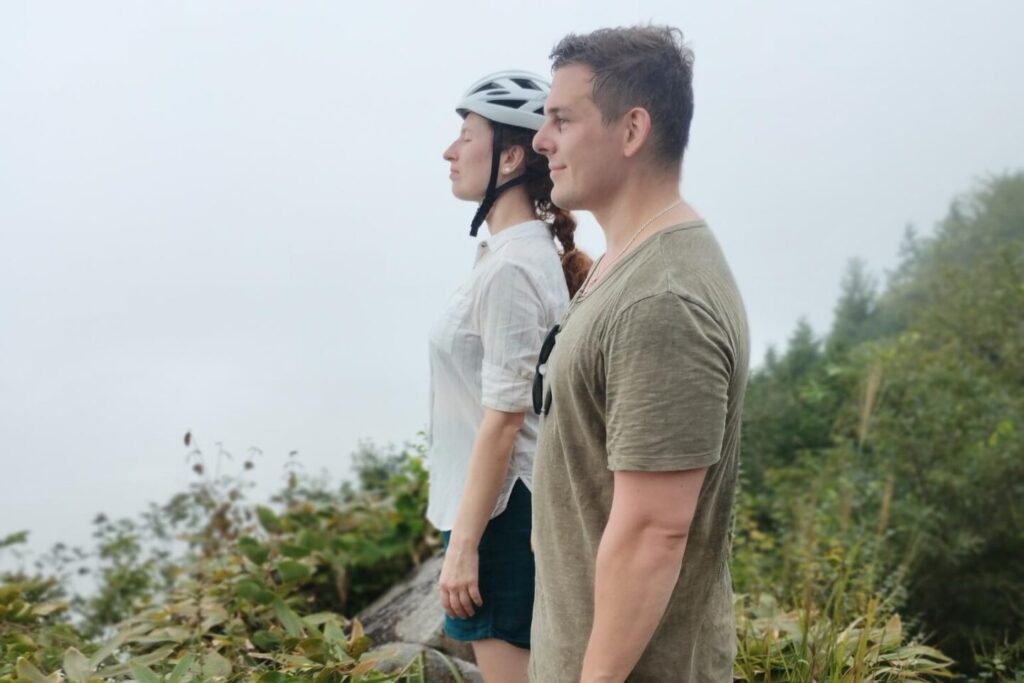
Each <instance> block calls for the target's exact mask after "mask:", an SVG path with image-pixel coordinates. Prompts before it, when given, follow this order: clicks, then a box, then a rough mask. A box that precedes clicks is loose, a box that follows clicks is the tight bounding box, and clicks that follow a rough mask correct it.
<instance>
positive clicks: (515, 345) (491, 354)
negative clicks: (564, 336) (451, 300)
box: [477, 264, 547, 413]
mask: <svg viewBox="0 0 1024 683" xmlns="http://www.w3.org/2000/svg"><path fill="white" fill-rule="evenodd" d="M478 306H479V307H478V309H477V311H478V313H477V319H478V321H479V325H480V327H479V329H480V338H481V343H482V345H483V352H484V353H483V356H484V357H483V367H482V369H481V384H482V387H481V400H482V403H483V405H484V407H485V408H493V409H494V410H502V411H505V412H509V413H521V412H526V411H528V410H532V405H533V399H532V393H531V392H532V387H533V374H534V371H535V369H536V363H537V356H538V354H539V353H540V347H541V344H543V342H544V335H545V333H546V332H547V330H545V329H544V320H545V318H544V308H543V302H542V300H541V297H540V292H539V290H538V288H537V286H536V284H535V283H534V282H533V280H532V279H531V278H530V276H529V273H528V272H527V271H526V270H525V269H524V268H522V267H520V266H518V265H514V264H504V265H502V267H500V268H499V269H498V270H497V271H496V272H495V273H494V275H493V276H492V277H491V278H490V280H489V281H488V282H487V283H485V285H484V286H483V288H482V289H481V292H480V299H479V302H478Z"/></svg>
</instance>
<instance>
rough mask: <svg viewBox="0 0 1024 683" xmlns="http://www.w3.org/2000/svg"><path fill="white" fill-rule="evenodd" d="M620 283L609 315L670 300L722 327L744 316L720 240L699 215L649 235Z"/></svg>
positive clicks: (655, 306)
mask: <svg viewBox="0 0 1024 683" xmlns="http://www.w3.org/2000/svg"><path fill="white" fill-rule="evenodd" d="M652 239H653V240H656V242H655V243H653V244H651V245H650V246H651V248H650V249H648V250H646V253H645V254H643V258H642V259H639V260H638V262H637V263H636V264H635V266H634V268H633V269H632V270H631V272H630V273H629V274H628V277H627V278H626V279H625V281H624V282H623V286H622V288H621V291H620V293H619V296H618V297H617V300H616V302H615V305H614V306H613V307H612V309H613V310H612V311H610V313H611V314H612V316H613V317H615V318H618V317H620V316H622V315H624V314H626V313H627V312H628V311H631V310H634V311H635V310H636V309H637V308H640V309H644V308H648V309H662V310H664V309H666V308H667V307H670V306H669V304H670V302H676V303H677V304H678V305H681V306H684V307H686V308H693V309H697V310H698V311H699V312H700V313H701V314H702V315H700V316H699V317H701V318H704V317H705V316H706V317H707V318H708V319H710V320H711V321H714V322H716V323H718V324H720V325H722V324H724V323H725V322H726V320H727V319H729V318H733V317H736V316H740V315H742V308H743V304H742V299H741V298H740V296H739V291H738V289H737V287H736V284H735V280H734V279H733V275H732V272H731V271H730V269H729V265H728V263H727V262H726V260H725V257H724V255H723V253H722V250H721V248H720V247H719V245H718V241H717V240H716V239H715V236H714V234H713V233H712V232H711V230H710V228H709V227H708V225H707V223H706V222H705V221H704V220H703V219H701V220H699V221H691V222H689V223H684V224H681V225H678V226H674V227H671V228H666V229H665V230H663V231H662V232H660V233H659V234H657V235H655V236H654V237H652Z"/></svg>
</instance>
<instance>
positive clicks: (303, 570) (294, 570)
mask: <svg viewBox="0 0 1024 683" xmlns="http://www.w3.org/2000/svg"><path fill="white" fill-rule="evenodd" d="M277 571H278V573H279V574H280V575H281V581H284V582H285V583H288V582H291V581H302V580H304V579H308V578H309V577H310V576H312V575H313V570H312V569H310V568H309V567H307V566H306V565H304V564H302V563H301V562H296V561H295V560H281V561H280V562H278V563H277Z"/></svg>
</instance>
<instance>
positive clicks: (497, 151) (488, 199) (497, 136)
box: [469, 125, 531, 237]
mask: <svg viewBox="0 0 1024 683" xmlns="http://www.w3.org/2000/svg"><path fill="white" fill-rule="evenodd" d="M503 132H504V131H503V127H502V126H500V125H496V126H494V144H493V145H492V147H491V177H490V180H488V181H487V191H486V192H484V199H483V201H482V202H480V206H479V207H478V208H477V210H476V214H475V215H474V216H473V222H472V223H470V224H469V225H470V230H469V236H470V237H476V233H477V231H478V230H479V229H480V226H481V225H483V222H484V220H485V219H486V218H487V214H489V213H490V212H491V209H492V208H494V202H496V201H497V200H498V197H500V196H501V193H502V192H504V191H505V190H508V189H511V188H513V187H515V186H516V185H522V184H523V183H525V182H526V181H527V180H529V179H530V177H531V175H530V174H529V173H523V175H521V176H519V177H518V178H513V179H512V180H510V181H508V182H507V183H505V184H504V185H502V186H501V187H498V186H497V185H498V166H499V165H500V162H501V147H502V137H503Z"/></svg>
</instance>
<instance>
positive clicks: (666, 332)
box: [605, 293, 732, 471]
mask: <svg viewBox="0 0 1024 683" xmlns="http://www.w3.org/2000/svg"><path fill="white" fill-rule="evenodd" d="M727 340H728V338H727V336H726V335H725V333H724V332H723V330H722V328H721V326H720V325H719V324H718V323H717V322H716V321H715V320H714V319H713V318H712V317H711V315H710V314H709V313H708V312H707V311H706V310H705V309H704V308H702V307H701V306H699V305H697V304H695V303H693V302H690V301H688V300H686V299H684V298H682V297H680V296H678V295H676V294H673V293H664V294H658V295H655V296H652V297H648V298H646V299H643V300H641V301H638V302H636V303H634V304H632V305H630V306H629V307H628V308H626V309H625V310H624V311H622V313H620V314H619V315H618V316H617V318H616V319H615V320H614V321H613V323H612V325H611V327H610V329H609V331H608V335H607V337H606V342H605V364H606V365H605V367H606V377H607V384H606V386H607V394H606V400H607V403H606V406H605V408H606V428H607V444H608V467H609V468H610V469H612V470H640V471H643V470H649V471H674V470H689V469H697V468H701V467H708V466H710V465H713V464H715V463H716V462H718V459H719V458H720V457H721V451H722V439H723V437H724V434H725V420H726V412H727V407H728V392H729V380H730V377H731V374H732V353H731V350H730V346H729V344H728V341H727Z"/></svg>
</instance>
